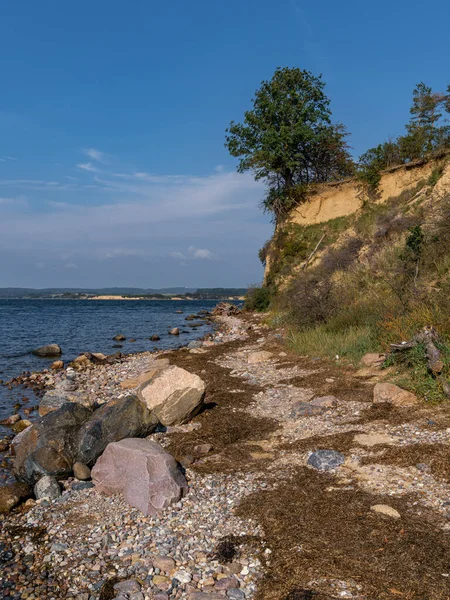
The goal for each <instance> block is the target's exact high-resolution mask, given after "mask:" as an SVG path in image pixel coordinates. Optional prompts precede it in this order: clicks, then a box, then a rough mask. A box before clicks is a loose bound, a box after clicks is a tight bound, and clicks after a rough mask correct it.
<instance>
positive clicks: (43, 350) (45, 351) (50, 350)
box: [32, 344, 62, 358]
mask: <svg viewBox="0 0 450 600" xmlns="http://www.w3.org/2000/svg"><path fill="white" fill-rule="evenodd" d="M32 354H35V355H36V356H42V357H44V358H51V357H52V356H60V355H61V354H62V350H61V346H58V344H48V346H41V347H40V348H36V349H35V350H32Z"/></svg>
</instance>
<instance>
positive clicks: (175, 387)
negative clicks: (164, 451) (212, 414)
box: [138, 366, 205, 426]
mask: <svg viewBox="0 0 450 600" xmlns="http://www.w3.org/2000/svg"><path fill="white" fill-rule="evenodd" d="M204 396H205V382H204V381H203V380H202V379H201V378H200V377H199V376H198V375H195V374H193V373H189V372H188V371H186V370H185V369H181V368H180V367H175V366H172V367H168V368H167V369H165V370H164V371H162V372H161V373H159V374H158V375H157V376H156V377H155V378H153V379H152V380H151V381H150V382H149V383H144V384H143V385H142V386H141V387H140V388H139V390H138V397H139V399H140V400H141V401H142V402H143V403H144V404H145V405H146V406H147V407H148V409H149V410H151V411H152V412H153V413H154V414H155V416H156V417H157V418H158V419H159V421H160V422H161V424H162V425H165V426H169V425H181V424H183V423H187V422H188V421H189V420H190V419H191V418H192V417H194V416H195V415H196V414H197V413H198V412H199V411H200V409H201V407H202V404H203V398H204Z"/></svg>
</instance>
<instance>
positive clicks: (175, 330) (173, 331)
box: [169, 327, 180, 335]
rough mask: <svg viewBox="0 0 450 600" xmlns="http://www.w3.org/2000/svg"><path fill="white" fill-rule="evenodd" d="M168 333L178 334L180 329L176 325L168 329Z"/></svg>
mask: <svg viewBox="0 0 450 600" xmlns="http://www.w3.org/2000/svg"><path fill="white" fill-rule="evenodd" d="M169 334H170V335H180V329H179V328H178V327H174V328H173V329H171V330H170V331H169Z"/></svg>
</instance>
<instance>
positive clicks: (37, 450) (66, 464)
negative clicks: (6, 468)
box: [13, 402, 92, 485]
mask: <svg viewBox="0 0 450 600" xmlns="http://www.w3.org/2000/svg"><path fill="white" fill-rule="evenodd" d="M91 414H92V412H91V411H90V410H89V409H88V408H86V407H85V406H81V405H80V404H75V403H74V402H70V403H68V404H66V405H64V406H63V407H62V408H60V409H59V410H55V411H53V412H50V413H48V414H47V415H45V416H44V417H42V418H41V419H40V420H39V421H37V422H36V423H34V424H33V425H32V426H31V427H28V428H27V429H25V431H24V432H23V433H21V434H20V439H19V440H16V438H15V440H14V452H15V459H14V465H13V472H14V475H15V476H16V477H17V479H19V481H24V482H26V483H29V484H31V485H33V484H34V483H36V481H37V480H39V479H40V478H41V477H43V476H44V475H53V476H54V477H65V476H68V475H70V474H71V473H72V466H73V463H74V462H75V459H74V457H75V454H76V449H77V446H76V440H77V434H78V431H79V429H80V427H81V426H82V424H83V423H84V422H85V421H87V420H88V418H89V417H90V416H91ZM17 437H18V436H17Z"/></svg>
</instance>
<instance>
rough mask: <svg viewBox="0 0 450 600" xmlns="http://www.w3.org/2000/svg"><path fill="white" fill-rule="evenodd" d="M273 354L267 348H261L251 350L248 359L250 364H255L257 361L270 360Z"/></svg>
mask: <svg viewBox="0 0 450 600" xmlns="http://www.w3.org/2000/svg"><path fill="white" fill-rule="evenodd" d="M272 356H273V353H272V352H268V351H267V350H260V351H259V352H250V354H249V355H248V359H247V360H248V362H249V364H251V365H254V364H257V363H262V362H266V360H269V359H270V358H272Z"/></svg>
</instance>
